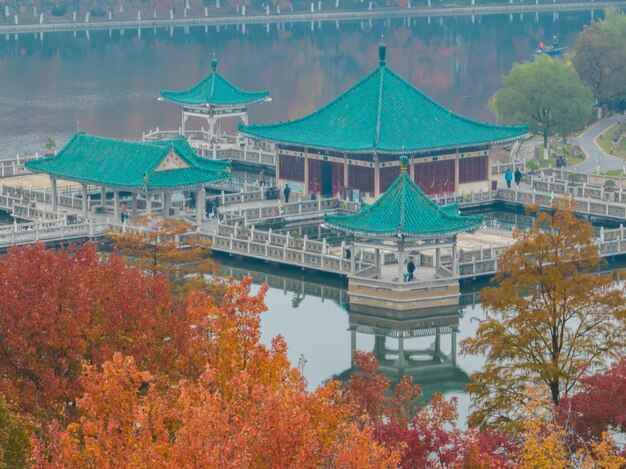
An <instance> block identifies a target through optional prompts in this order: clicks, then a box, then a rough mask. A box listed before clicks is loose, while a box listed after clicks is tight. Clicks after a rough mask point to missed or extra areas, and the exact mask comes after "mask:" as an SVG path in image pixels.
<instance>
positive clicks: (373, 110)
mask: <svg viewBox="0 0 626 469" xmlns="http://www.w3.org/2000/svg"><path fill="white" fill-rule="evenodd" d="M382 47H383V46H381V49H382ZM239 130H240V132H241V133H242V134H244V135H246V136H248V137H252V138H257V139H261V140H269V141H272V142H276V143H283V144H287V145H297V146H305V147H309V148H317V149H322V150H335V151H342V152H350V153H374V152H377V153H380V154H397V155H402V154H405V153H414V154H415V153H426V152H428V151H432V150H445V149H453V150H456V149H460V150H462V149H463V148H467V147H475V146H477V145H482V144H489V143H501V142H506V141H510V140H515V139H518V138H520V137H522V136H524V135H526V134H527V133H528V127H527V126H521V127H511V126H499V125H495V124H489V123H484V122H477V121H473V120H471V119H468V118H465V117H462V116H459V115H457V114H455V113H453V112H451V111H449V110H447V109H445V108H444V107H442V106H441V105H439V104H438V103H436V102H435V101H433V100H432V99H430V98H429V97H428V96H426V95H425V94H423V93H422V92H421V91H419V90H418V89H417V88H415V87H414V86H413V85H411V84H410V83H409V82H408V81H406V80H404V79H403V78H402V77H400V76H399V75H397V74H396V73H395V72H394V71H393V70H391V69H390V68H388V67H387V66H386V65H385V61H384V51H383V50H381V65H380V67H379V68H377V69H376V70H374V71H373V72H372V73H370V74H369V75H368V76H366V77H365V78H364V79H363V80H361V81H360V82H358V83H357V84H356V85H354V86H353V87H352V88H350V89H349V90H347V91H346V92H344V93H343V94H341V95H340V96H339V97H338V98H336V99H335V100H334V101H332V102H331V103H329V104H327V105H326V106H324V107H322V108H321V109H319V110H317V111H315V112H314V113H312V114H309V115H307V116H305V117H302V118H300V119H295V120H290V121H285V122H278V123H275V124H255V125H247V126H244V125H242V124H239Z"/></svg>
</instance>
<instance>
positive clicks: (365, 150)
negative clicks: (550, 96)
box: [237, 124, 530, 156]
mask: <svg viewBox="0 0 626 469" xmlns="http://www.w3.org/2000/svg"><path fill="white" fill-rule="evenodd" d="M237 128H238V130H239V133H240V134H241V136H242V137H247V138H253V139H255V140H264V141H267V142H272V143H276V144H279V145H288V146H292V147H306V148H310V149H316V150H322V151H334V152H339V153H350V154H363V153H367V154H378V155H395V156H402V155H405V154H427V153H431V152H433V151H441V150H453V151H456V150H464V149H466V148H472V147H476V146H480V145H499V144H503V143H509V142H513V141H515V140H520V139H523V138H528V136H529V133H530V130H529V129H528V127H525V128H524V129H523V133H520V134H518V135H512V136H509V137H502V138H499V139H493V140H483V141H476V142H470V143H463V144H459V145H441V146H436V147H428V148H409V147H404V148H398V149H384V148H376V147H364V148H358V149H354V148H343V147H338V146H330V145H319V144H315V143H306V142H295V141H289V140H281V139H274V138H268V137H264V136H261V135H257V134H254V133H252V132H248V131H246V130H245V129H243V125H242V124H239V126H238V127H237Z"/></svg>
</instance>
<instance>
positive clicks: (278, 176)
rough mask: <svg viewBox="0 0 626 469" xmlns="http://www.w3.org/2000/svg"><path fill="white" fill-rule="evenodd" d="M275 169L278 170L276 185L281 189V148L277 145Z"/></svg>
mask: <svg viewBox="0 0 626 469" xmlns="http://www.w3.org/2000/svg"><path fill="white" fill-rule="evenodd" d="M274 167H275V168H276V185H277V186H278V187H280V183H279V182H278V181H279V180H280V148H279V147H278V145H276V147H275V149H274Z"/></svg>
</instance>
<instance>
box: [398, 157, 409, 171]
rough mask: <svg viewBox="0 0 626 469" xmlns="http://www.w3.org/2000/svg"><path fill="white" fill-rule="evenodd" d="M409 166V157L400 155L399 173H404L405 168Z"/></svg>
mask: <svg viewBox="0 0 626 469" xmlns="http://www.w3.org/2000/svg"><path fill="white" fill-rule="evenodd" d="M408 164H409V157H408V156H406V155H402V156H401V157H400V172H401V173H406V167H407V165H408Z"/></svg>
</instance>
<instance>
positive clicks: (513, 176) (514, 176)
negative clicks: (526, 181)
mask: <svg viewBox="0 0 626 469" xmlns="http://www.w3.org/2000/svg"><path fill="white" fill-rule="evenodd" d="M504 180H505V181H506V187H507V188H508V189H510V188H511V181H512V180H515V185H516V186H519V183H520V182H522V172H521V171H520V170H519V168H517V169H516V170H515V173H513V171H511V168H507V170H506V173H505V174H504Z"/></svg>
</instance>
